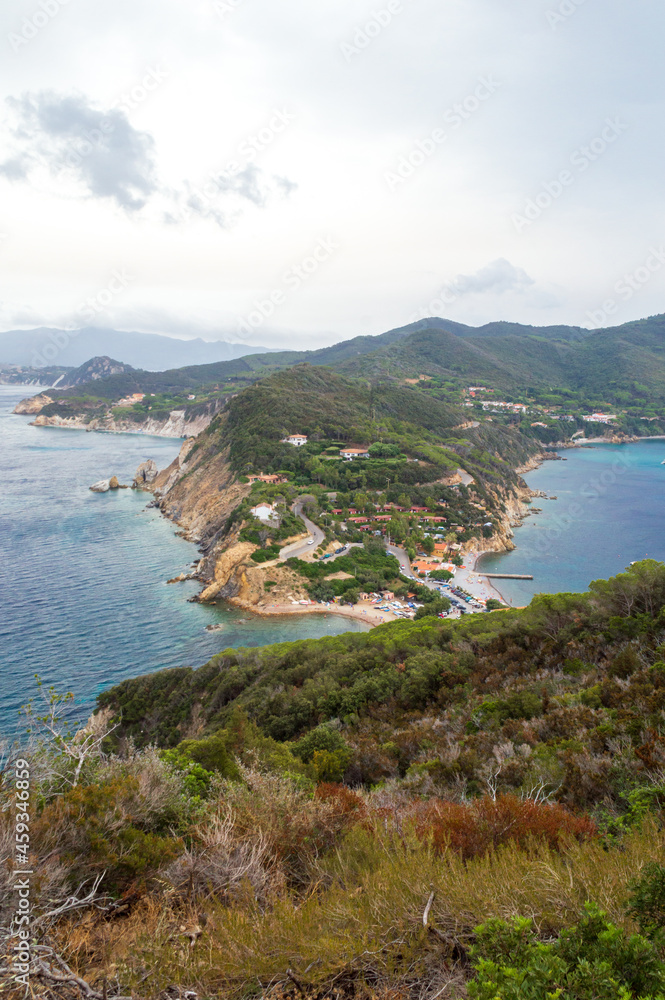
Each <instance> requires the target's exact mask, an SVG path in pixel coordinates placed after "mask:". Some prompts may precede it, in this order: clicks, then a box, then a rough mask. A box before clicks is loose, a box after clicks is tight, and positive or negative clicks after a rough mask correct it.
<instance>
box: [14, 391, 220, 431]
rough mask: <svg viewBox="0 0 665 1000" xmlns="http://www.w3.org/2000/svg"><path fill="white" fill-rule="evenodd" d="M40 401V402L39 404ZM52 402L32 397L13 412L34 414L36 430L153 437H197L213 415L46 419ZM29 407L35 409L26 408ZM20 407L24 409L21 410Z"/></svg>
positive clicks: (173, 413)
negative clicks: (45, 428) (45, 429)
mask: <svg viewBox="0 0 665 1000" xmlns="http://www.w3.org/2000/svg"><path fill="white" fill-rule="evenodd" d="M38 401H40V402H38ZM51 402H52V400H50V399H49V398H48V396H35V397H34V398H33V399H26V400H23V401H22V402H21V403H19V404H18V406H17V407H16V409H15V410H14V413H37V414H39V415H38V416H37V417H35V419H34V420H33V424H34V426H35V427H71V428H72V429H73V430H84V431H106V432H107V433H109V434H150V435H154V436H155V437H172V438H178V437H180V438H182V437H196V435H197V434H200V433H201V431H204V430H205V429H206V427H207V426H208V424H209V423H210V421H211V420H212V414H201V415H199V416H197V417H194V418H193V419H191V420H188V419H187V417H186V411H185V410H171V412H170V413H169V416H168V418H167V419H166V420H159V419H156V418H155V417H146V418H145V419H144V420H141V421H136V420H116V419H115V418H114V417H113V415H112V414H107V415H106V416H103V417H93V419H92V420H85V418H84V417H82V416H74V417H60V416H58V415H56V414H54V415H52V416H45V415H44V414H43V413H40V410H41V409H43V407H44V406H47V405H48V403H51ZM31 404H33V405H34V409H28V408H27V407H29V406H30V405H31ZM21 407H25V408H23V409H21Z"/></svg>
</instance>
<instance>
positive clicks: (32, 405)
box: [14, 392, 53, 414]
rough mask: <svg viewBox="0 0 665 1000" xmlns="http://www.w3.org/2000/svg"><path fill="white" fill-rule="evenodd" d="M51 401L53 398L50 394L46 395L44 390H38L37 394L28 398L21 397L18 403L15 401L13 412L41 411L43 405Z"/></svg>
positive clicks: (30, 412) (31, 412)
mask: <svg viewBox="0 0 665 1000" xmlns="http://www.w3.org/2000/svg"><path fill="white" fill-rule="evenodd" d="M52 402H53V400H52V399H51V397H50V396H47V395H46V393H45V392H40V393H39V395H38V396H30V397H29V398H28V399H22V400H21V402H20V403H17V404H16V406H15V407H14V413H29V414H33V413H41V411H42V410H43V409H44V407H45V406H48V405H49V403H52Z"/></svg>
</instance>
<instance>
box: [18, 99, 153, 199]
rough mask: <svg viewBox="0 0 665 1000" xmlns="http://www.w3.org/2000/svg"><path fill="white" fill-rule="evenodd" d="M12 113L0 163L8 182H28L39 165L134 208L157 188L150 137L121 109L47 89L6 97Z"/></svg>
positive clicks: (96, 194)
mask: <svg viewBox="0 0 665 1000" xmlns="http://www.w3.org/2000/svg"><path fill="white" fill-rule="evenodd" d="M7 104H8V105H9V107H10V109H11V111H12V112H13V115H14V119H15V121H14V124H13V126H12V127H11V135H12V138H13V141H14V147H15V148H14V152H13V153H12V155H11V156H10V157H9V158H8V159H7V160H5V161H4V163H1V164H0V174H2V175H4V176H5V177H7V178H8V179H9V180H14V181H16V180H19V181H20V180H23V181H24V180H28V179H29V178H30V175H31V174H32V172H33V171H34V170H36V169H38V168H39V167H45V168H46V169H47V170H48V171H49V173H50V174H51V175H52V176H54V177H56V178H59V179H64V178H65V177H73V178H74V179H75V180H76V181H77V182H79V184H80V185H81V186H82V187H83V189H84V191H85V192H86V194H87V195H88V196H91V197H95V198H108V199H110V200H111V201H113V202H115V203H116V204H117V205H119V206H120V207H121V208H124V209H126V210H127V211H130V212H136V211H138V210H139V209H141V208H143V206H144V205H145V204H146V202H147V201H148V199H149V198H150V197H151V195H153V194H154V193H155V192H156V191H157V189H158V184H157V180H156V177H155V166H154V145H155V144H154V140H153V138H152V136H151V135H150V133H148V132H140V131H138V130H137V129H135V128H134V127H133V126H132V125H131V124H130V122H129V121H128V119H127V116H126V114H125V113H124V111H121V110H119V109H117V108H113V109H111V110H109V111H106V112H104V111H99V110H97V109H96V108H94V107H92V106H91V104H89V103H88V101H87V100H86V98H85V97H83V96H81V95H71V96H61V95H59V94H56V93H54V92H53V91H42V92H40V93H37V94H24V95H22V96H21V97H19V98H15V97H9V98H7Z"/></svg>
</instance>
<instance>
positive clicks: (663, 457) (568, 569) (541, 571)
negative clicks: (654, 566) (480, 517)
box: [478, 439, 665, 607]
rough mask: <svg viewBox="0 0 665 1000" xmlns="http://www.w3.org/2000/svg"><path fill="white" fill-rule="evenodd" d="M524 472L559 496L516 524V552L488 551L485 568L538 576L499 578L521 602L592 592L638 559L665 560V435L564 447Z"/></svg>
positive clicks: (536, 486) (509, 597)
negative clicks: (556, 457)
mask: <svg viewBox="0 0 665 1000" xmlns="http://www.w3.org/2000/svg"><path fill="white" fill-rule="evenodd" d="M560 454H561V456H562V458H564V459H565V461H561V462H556V461H554V462H550V461H548V462H544V463H543V464H542V465H541V466H540V467H539V468H538V469H535V470H534V471H533V472H530V473H527V475H525V476H524V479H525V480H526V482H527V484H528V485H529V486H530V487H531V489H533V490H541V491H542V492H544V493H547V494H548V495H549V496H552V495H554V496H556V497H557V499H556V500H544V499H540V498H537V499H534V501H533V504H532V507H539V508H542V513H541V514H533V515H532V516H530V517H529V518H528V519H527V520H526V521H525V522H524V524H523V525H522V526H521V527H519V528H516V529H515V538H514V541H515V544H516V546H517V548H516V549H515V550H514V551H513V552H508V553H502V554H490V555H486V556H483V557H482V559H481V561H480V562H479V563H478V568H479V570H480V571H481V572H494V573H530V574H533V577H534V579H533V580H532V581H531V580H529V581H526V580H495V581H493V584H494V586H495V588H496V589H498V590H499V592H500V593H501V594H502V596H503V597H504V599H505V600H506V601H507V602H508V603H510V604H512V605H514V606H515V607H519V606H522V605H525V604H528V603H529V601H530V600H531V598H532V597H533V595H534V594H537V593H546V594H552V593H558V592H560V591H571V592H582V591H585V590H586V589H587V587H588V585H589V583H590V582H591V581H592V580H596V579H602V578H607V577H610V576H614V575H615V574H616V573H620V572H622V571H623V570H624V569H625V567H626V566H628V565H629V564H630V563H631V562H633V561H636V560H639V559H644V558H645V557H649V558H652V559H658V560H665V465H661V463H662V462H663V461H665V440H661V439H651V440H648V439H647V440H643V441H638V442H634V443H630V444H621V445H610V444H596V445H586V446H584V447H581V448H573V449H566V450H564V451H561V452H560Z"/></svg>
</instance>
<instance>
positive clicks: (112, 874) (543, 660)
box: [0, 561, 665, 1000]
mask: <svg viewBox="0 0 665 1000" xmlns="http://www.w3.org/2000/svg"><path fill="white" fill-rule="evenodd" d="M664 639H665V566H663V565H662V564H658V563H655V562H653V561H644V562H643V563H639V564H635V565H633V566H632V567H630V568H629V569H628V570H627V571H626V572H625V573H623V574H620V575H619V576H617V577H615V578H613V579H612V580H609V581H596V582H594V583H592V584H591V585H590V588H589V591H588V592H587V593H584V594H558V595H552V596H540V597H536V598H535V599H534V600H533V602H532V603H531V605H530V606H529V607H528V608H526V609H524V610H522V611H508V612H502V611H497V612H494V613H492V614H488V615H481V616H475V617H474V618H472V619H464V620H461V621H459V622H450V621H441V620H439V619H436V618H425V619H423V620H421V621H418V622H398V623H393V624H389V625H383V626H381V627H379V628H377V629H374V630H373V631H372V632H371V633H366V634H353V635H348V634H347V635H343V636H336V637H329V638H325V639H321V640H308V641H304V642H293V643H285V644H281V645H276V646H271V647H265V648H263V649H229V650H224V651H222V652H221V653H219V654H218V655H217V656H215V657H213V659H212V660H211V661H210V662H209V663H207V664H206V665H205V666H203V667H201V668H200V669H198V670H192V669H190V668H183V669H180V670H168V671H159V672H157V673H155V674H152V675H149V676H144V677H139V678H136V679H135V680H128V681H124V682H123V683H122V684H120V685H118V686H116V687H114V688H112V689H111V690H109V691H107V692H104V693H103V694H102V695H101V696H100V698H99V704H100V706H101V707H102V708H103V709H104V713H103V715H102V716H101V718H100V719H99V725H100V726H101V727H103V728H101V729H99V730H96V731H95V732H97V733H98V734H99V739H98V741H97V742H93V736H92V734H91V730H87V731H86V733H85V734H83V733H82V734H79V735H78V736H76V735H72V734H71V733H70V732H69V731H68V729H67V726H66V724H65V722H64V717H66V713H67V704H68V702H67V700H66V699H62V698H61V697H60V696H59V695H57V694H56V693H55V692H51V694H50V706H51V707H50V712H48V714H47V721H48V725H49V730H50V732H49V737H48V739H42V740H41V741H39V740H36V741H33V743H32V744H31V745H30V748H29V751H28V750H27V749H26V750H22V751H21V752H22V753H25V756H26V758H28V759H29V761H30V775H31V779H32V788H31V793H32V798H31V800H30V874H31V876H32V877H33V880H34V881H33V884H34V885H35V886H36V887H38V891H36V892H35V894H34V898H33V899H31V905H32V909H31V915H32V919H33V927H34V928H36V934H37V935H39V936H38V938H37V940H38V941H39V942H40V944H39V948H40V950H39V952H38V954H39V957H40V959H41V956H42V955H43V954H49V955H51V954H55V955H57V956H58V970H62V972H60V971H59V972H58V974H59V975H60V976H61V980H62V981H64V984H65V986H66V987H69V985H70V984H71V983H74V985H75V987H76V990H74V989H71V990H70V989H69V988H67V989H66V990H65V991H60V992H56V991H55V990H51V989H50V987H51V984H52V982H53V978H54V977H53V976H52V977H51V980H49V979H48V978H47V977H46V978H45V976H44V966H43V963H42V964H41V965H38V964H35V970H34V973H33V980H32V982H33V985H34V984H36V985H37V990H38V991H39V992H37V993H36V994H35V995H38V996H41V995H44V996H46V995H47V992H48V993H49V995H50V993H53V995H54V996H58V997H61V998H62V1000H65V998H69V997H72V998H73V997H74V995H75V994H76V995H77V996H89V997H95V996H97V997H100V998H102V997H103V996H104V995H105V994H106V995H107V996H109V997H112V996H114V995H115V996H135V997H140V998H141V1000H166V998H167V997H175V996H181V997H182V996H188V995H189V996H192V995H197V996H200V997H210V998H212V997H223V998H229V1000H230V998H240V997H263V998H266V1000H268V998H269V1000H278V998H279V1000H286V998H288V1000H296V998H299V1000H323V998H328V997H330V998H333V997H334V998H336V1000H378V998H382V1000H385V998H391V1000H412V998H413V997H426V998H428V997H429V998H433V997H434V995H435V994H436V993H439V992H441V993H442V994H443V995H444V996H445V995H446V994H447V995H448V996H449V997H450V998H451V1000H463V998H469V1000H524V998H528V1000H555V998H559V1000H619V998H621V1000H659V998H662V996H663V995H665V937H664V935H665V865H664V864H663V859H664V858H665V833H664V832H663V829H664V820H665V785H664V783H663V773H664V765H665V738H664V737H663V735H662V732H661V730H662V715H663V710H664V708H665V661H664V660H663V656H664V654H665V645H664V643H663V640H664ZM47 697H48V696H47ZM28 715H29V717H30V718H31V722H32V725H33V726H34V728H35V730H36V731H37V732H39V731H40V722H39V715H40V709H39V707H38V706H35V707H34V709H33V710H30V709H28ZM113 726H115V727H116V728H113ZM105 732H106V733H108V735H107V737H106V739H105V740H103V742H102V741H101V738H102V737H103V735H104V733H105ZM21 766H22V765H21ZM21 773H23V772H21ZM17 788H20V789H21V790H22V789H23V788H24V786H23V785H17ZM27 795H28V793H27V792H26V800H27ZM15 800H16V790H15V789H14V787H13V785H10V783H9V782H6V783H4V784H3V785H2V786H1V787H0V802H1V803H2V805H3V809H2V811H1V812H0V816H4V817H5V820H4V821H3V822H4V826H3V830H4V831H5V834H6V836H7V838H9V835H10V831H11V833H12V834H14V827H13V825H12V826H11V827H10V821H11V822H12V824H13V823H15V819H14V817H15V813H16V801H15ZM21 801H22V800H21ZM12 843H13V841H12ZM19 855H20V852H19ZM3 872H4V869H3V870H0V885H2V888H3V893H2V894H0V918H1V919H2V921H3V926H5V925H6V926H8V923H9V921H10V920H11V916H12V912H13V911H12V909H11V907H12V902H13V897H12V889H13V888H14V884H15V883H14V880H15V878H16V876H15V875H14V873H13V872H12V871H11V870H10V869H7V871H6V874H4V873H3ZM81 886H83V887H84V889H85V892H86V893H90V894H91V895H90V896H89V897H85V898H83V896H82V892H81ZM77 891H78V894H77ZM46 931H47V932H48V936H47V934H46ZM44 942H46V943H44ZM46 972H47V974H48V968H47V970H46ZM42 982H44V983H45V984H46V985H45V986H44V988H43V989H40V985H41V983H42ZM58 982H60V980H59V981H58ZM89 984H92V986H91V985H89ZM97 986H99V987H100V988H99V989H97V988H96V987H97ZM107 987H108V988H107ZM10 995H11V994H10Z"/></svg>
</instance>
